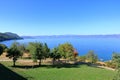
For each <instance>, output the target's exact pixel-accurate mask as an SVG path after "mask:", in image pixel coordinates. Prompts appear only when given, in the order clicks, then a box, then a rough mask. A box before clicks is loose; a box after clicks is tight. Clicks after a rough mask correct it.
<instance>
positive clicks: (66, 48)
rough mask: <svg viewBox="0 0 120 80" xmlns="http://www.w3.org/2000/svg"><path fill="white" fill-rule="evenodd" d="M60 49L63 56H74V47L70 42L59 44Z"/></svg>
mask: <svg viewBox="0 0 120 80" xmlns="http://www.w3.org/2000/svg"><path fill="white" fill-rule="evenodd" d="M58 49H59V52H60V53H61V55H62V57H64V58H65V59H66V58H70V57H73V56H74V47H73V46H72V44H70V43H64V44H60V45H59V46H58Z"/></svg>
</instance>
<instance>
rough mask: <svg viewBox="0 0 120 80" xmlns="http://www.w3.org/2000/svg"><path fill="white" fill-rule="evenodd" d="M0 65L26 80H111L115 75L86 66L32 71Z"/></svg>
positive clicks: (46, 68)
mask: <svg viewBox="0 0 120 80" xmlns="http://www.w3.org/2000/svg"><path fill="white" fill-rule="evenodd" d="M2 64H4V65H6V66H7V67H8V68H10V69H11V70H13V71H15V72H17V73H18V74H20V75H22V76H23V77H25V78H27V79H28V80H112V78H113V77H114V74H115V71H111V70H106V69H100V68H95V67H90V66H87V65H79V66H72V67H70V66H67V67H66V66H65V67H61V68H57V67H54V68H52V67H51V66H46V67H44V66H42V67H37V68H34V69H31V68H29V69H25V68H23V67H22V68H12V67H10V65H11V63H10V62H9V63H8V62H2ZM16 80H17V79H16Z"/></svg>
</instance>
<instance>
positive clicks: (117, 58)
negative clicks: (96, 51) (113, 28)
mask: <svg viewBox="0 0 120 80" xmlns="http://www.w3.org/2000/svg"><path fill="white" fill-rule="evenodd" d="M112 62H113V63H115V64H116V69H118V68H120V54H118V53H116V52H113V54H112Z"/></svg>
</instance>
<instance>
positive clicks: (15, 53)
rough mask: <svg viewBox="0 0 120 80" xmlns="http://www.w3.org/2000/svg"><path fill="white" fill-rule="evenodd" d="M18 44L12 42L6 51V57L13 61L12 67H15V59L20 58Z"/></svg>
mask: <svg viewBox="0 0 120 80" xmlns="http://www.w3.org/2000/svg"><path fill="white" fill-rule="evenodd" d="M18 47H19V43H17V42H14V43H13V44H12V45H11V47H10V48H9V49H8V55H7V57H9V58H12V59H13V66H15V62H16V61H17V58H18V57H19V56H20V50H19V48H18Z"/></svg>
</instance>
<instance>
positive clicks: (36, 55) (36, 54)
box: [28, 42, 44, 65]
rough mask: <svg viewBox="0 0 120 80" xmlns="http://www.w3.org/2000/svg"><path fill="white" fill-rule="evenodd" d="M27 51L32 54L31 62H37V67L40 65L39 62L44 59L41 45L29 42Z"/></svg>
mask: <svg viewBox="0 0 120 80" xmlns="http://www.w3.org/2000/svg"><path fill="white" fill-rule="evenodd" d="M28 49H29V51H30V53H31V54H32V58H33V61H34V62H37V60H39V65H41V60H42V59H43V58H44V53H43V44H42V43H40V42H31V43H29V45H28Z"/></svg>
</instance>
